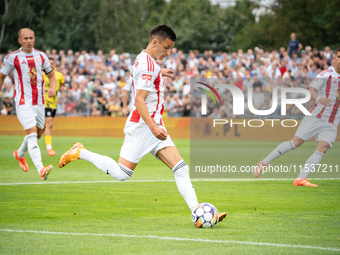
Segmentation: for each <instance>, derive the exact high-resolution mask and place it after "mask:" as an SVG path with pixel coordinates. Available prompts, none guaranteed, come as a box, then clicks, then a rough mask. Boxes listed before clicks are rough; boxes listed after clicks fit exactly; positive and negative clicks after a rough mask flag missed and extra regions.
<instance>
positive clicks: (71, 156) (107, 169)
mask: <svg viewBox="0 0 340 255" xmlns="http://www.w3.org/2000/svg"><path fill="white" fill-rule="evenodd" d="M77 159H84V160H86V161H89V162H90V163H92V164H94V165H95V166H96V167H97V168H98V169H100V170H102V171H103V172H104V173H106V174H109V175H111V176H112V177H113V178H115V179H117V180H120V181H124V180H127V179H129V178H130V177H131V175H132V174H133V171H132V170H131V169H129V168H127V167H125V166H124V165H122V164H118V163H117V162H116V161H114V160H113V159H112V158H110V157H107V156H103V155H99V154H97V153H94V152H91V151H88V150H86V149H85V147H84V146H83V145H82V144H81V143H75V144H74V145H73V146H72V147H71V149H69V150H68V151H67V152H65V153H64V154H63V155H62V156H61V158H60V159H59V163H58V165H59V167H64V166H65V165H66V164H68V163H70V162H72V161H75V160H77Z"/></svg>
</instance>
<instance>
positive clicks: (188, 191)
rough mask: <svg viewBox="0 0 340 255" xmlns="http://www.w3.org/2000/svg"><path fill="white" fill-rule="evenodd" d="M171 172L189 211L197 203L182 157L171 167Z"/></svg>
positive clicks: (186, 166)
mask: <svg viewBox="0 0 340 255" xmlns="http://www.w3.org/2000/svg"><path fill="white" fill-rule="evenodd" d="M172 172H173V173H174V176H175V181H176V185H177V188H178V191H179V193H181V195H182V197H183V198H184V200H185V202H186V203H187V204H188V206H189V208H190V210H191V211H193V210H194V209H195V208H196V206H197V205H198V201H197V196H196V192H195V189H194V186H193V185H192V184H191V181H190V176H189V167H188V165H187V163H185V161H184V160H183V159H181V160H180V161H179V162H178V163H177V164H176V165H175V166H174V167H173V168H172Z"/></svg>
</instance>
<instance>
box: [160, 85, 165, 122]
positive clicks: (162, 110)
mask: <svg viewBox="0 0 340 255" xmlns="http://www.w3.org/2000/svg"><path fill="white" fill-rule="evenodd" d="M164 99H165V90H164V95H163V102H164ZM163 112H164V104H162V109H161V117H162V116H163Z"/></svg>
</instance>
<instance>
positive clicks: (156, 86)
mask: <svg viewBox="0 0 340 255" xmlns="http://www.w3.org/2000/svg"><path fill="white" fill-rule="evenodd" d="M160 73H161V72H159V73H158V76H157V78H156V79H155V81H154V84H155V89H156V90H157V92H159V84H160V83H161V76H160Z"/></svg>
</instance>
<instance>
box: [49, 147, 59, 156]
mask: <svg viewBox="0 0 340 255" xmlns="http://www.w3.org/2000/svg"><path fill="white" fill-rule="evenodd" d="M47 154H48V156H55V155H56V154H57V153H55V151H54V150H53V148H51V149H48V150H47Z"/></svg>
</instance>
